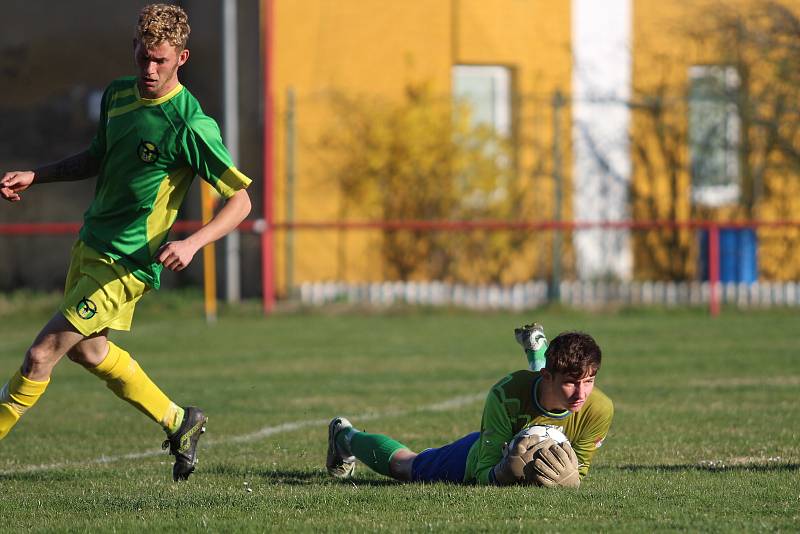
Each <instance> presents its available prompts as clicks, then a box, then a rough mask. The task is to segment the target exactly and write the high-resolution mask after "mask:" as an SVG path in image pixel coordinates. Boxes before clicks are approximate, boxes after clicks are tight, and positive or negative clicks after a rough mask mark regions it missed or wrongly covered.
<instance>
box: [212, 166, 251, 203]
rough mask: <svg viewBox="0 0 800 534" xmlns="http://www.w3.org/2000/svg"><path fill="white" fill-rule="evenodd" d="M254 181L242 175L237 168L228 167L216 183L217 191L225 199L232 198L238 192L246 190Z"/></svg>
mask: <svg viewBox="0 0 800 534" xmlns="http://www.w3.org/2000/svg"><path fill="white" fill-rule="evenodd" d="M251 183H252V180H251V179H250V178H248V177H247V176H245V175H244V174H242V172H241V171H239V169H237V168H236V167H228V168H227V169H226V170H225V172H223V173H222V176H220V177H219V180H218V181H217V183H216V189H217V191H219V192H220V194H221V195H222V196H223V197H225V198H231V197H232V196H233V195H234V193H236V191H239V190H240V189H244V188H246V187H247V186H249V185H250V184H251Z"/></svg>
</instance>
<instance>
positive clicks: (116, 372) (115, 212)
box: [0, 4, 250, 480]
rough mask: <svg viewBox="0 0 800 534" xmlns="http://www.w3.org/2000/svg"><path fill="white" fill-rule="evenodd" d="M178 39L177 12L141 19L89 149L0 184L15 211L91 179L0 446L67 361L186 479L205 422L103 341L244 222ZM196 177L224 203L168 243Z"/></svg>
mask: <svg viewBox="0 0 800 534" xmlns="http://www.w3.org/2000/svg"><path fill="white" fill-rule="evenodd" d="M188 37H189V23H188V18H187V16H186V13H185V12H184V11H183V10H182V9H181V8H180V7H177V6H173V5H167V4H153V5H149V6H146V7H145V8H144V9H142V11H141V13H140V14H139V20H138V24H137V27H136V36H135V38H134V40H133V52H134V59H135V63H136V67H137V76H135V77H129V78H120V79H118V80H115V81H113V82H111V85H109V86H108V88H107V89H106V90H105V93H104V94H103V100H102V108H101V115H100V123H99V126H98V130H97V134H96V136H95V138H94V140H93V141H92V143H91V145H90V147H89V149H88V150H86V151H85V152H82V153H80V154H78V155H75V156H72V157H70V158H67V159H65V160H63V161H60V162H58V163H55V164H52V165H47V166H44V167H40V168H37V169H35V170H32V171H12V172H7V173H5V174H4V175H3V177H2V178H1V179H0V195H2V197H3V198H5V199H6V200H9V201H11V202H16V201H19V200H20V199H21V196H20V194H21V193H22V192H24V191H25V190H26V189H28V188H29V187H30V186H31V185H35V184H43V183H48V182H58V181H73V180H83V179H86V178H89V177H91V176H95V175H96V176H97V185H96V190H95V196H94V199H93V201H92V203H91V205H90V206H89V209H88V210H87V211H86V213H85V215H84V224H83V227H82V228H81V231H80V236H79V239H78V241H77V242H76V243H75V245H74V247H73V249H72V262H71V264H70V267H69V272H68V273H67V280H66V288H65V291H64V299H63V301H62V303H61V305H60V307H59V311H58V312H57V313H55V315H53V317H52V318H51V319H50V321H49V322H48V323H47V324H46V325H45V326H44V328H42V330H41V331H40V332H39V335H38V336H36V339H35V340H34V342H33V344H32V345H31V347H30V348H29V349H28V351H27V353H26V354H25V359H24V360H23V362H22V367H21V368H20V369H19V370H18V371H17V372H16V373H14V375H13V376H12V377H11V379H10V380H9V381H8V382H7V383H6V384H5V386H4V387H3V388H2V390H0V439H2V438H3V437H5V435H6V434H7V433H8V432H9V431H10V430H11V428H12V427H13V426H14V424H15V423H16V422H17V421H18V420H19V418H20V417H21V416H22V415H23V414H24V413H25V411H26V410H28V409H29V408H30V407H31V406H33V405H34V404H35V403H36V401H37V400H38V399H39V397H40V396H41V395H42V394H43V393H44V391H45V388H47V385H48V383H49V382H50V375H51V373H52V371H53V368H54V367H55V365H56V363H58V361H59V360H60V359H61V357H62V356H63V355H64V354H66V355H67V356H68V357H69V359H71V360H72V361H74V362H77V363H79V364H81V365H83V366H84V367H86V369H88V370H89V371H90V372H91V373H93V374H94V375H96V376H97V377H98V378H100V379H101V380H104V381H105V382H106V385H107V386H108V388H109V389H111V390H112V391H113V392H114V393H115V394H116V395H117V396H118V397H120V398H121V399H124V400H126V401H128V402H129V403H131V404H132V405H133V406H135V407H136V408H137V409H138V410H140V411H141V412H143V413H144V414H145V415H147V416H148V417H150V418H151V419H153V420H154V421H155V422H157V423H159V424H160V425H161V426H162V427H163V428H164V430H165V431H166V433H167V440H166V441H165V442H164V448H167V447H169V449H170V454H172V455H174V456H175V465H174V466H173V470H172V475H173V478H174V479H175V480H185V479H186V478H188V477H189V475H190V474H191V473H192V472H193V471H194V468H195V464H196V461H197V455H196V449H197V441H198V439H199V438H200V435H201V434H202V433H203V432H204V431H205V425H206V421H207V418H206V416H205V414H204V413H203V411H202V410H200V409H199V408H194V407H185V408H184V407H181V406H179V405H177V404H175V403H174V402H173V401H172V400H171V399H170V398H169V397H167V396H166V395H165V394H164V393H163V392H162V391H161V390H160V389H159V388H158V386H156V384H155V383H153V381H152V380H151V379H150V377H148V376H147V374H146V373H145V372H144V371H143V370H142V368H141V367H139V364H138V363H136V360H134V359H133V358H132V357H131V355H130V354H129V353H127V352H126V351H125V350H123V349H122V348H120V347H118V346H117V345H115V344H114V343H112V342H111V341H109V340H108V337H107V336H108V332H109V330H111V329H113V330H130V326H131V321H132V319H133V311H134V307H135V305H136V303H137V302H138V300H139V299H140V298H141V297H142V296H143V295H144V294H145V293H147V292H148V291H149V290H150V289H158V287H159V276H160V273H161V270H162V269H163V268H164V267H166V268H167V269H170V270H172V271H180V270H182V269H184V268H186V266H187V265H188V264H189V262H191V260H192V258H193V257H194V255H195V253H196V252H197V251H198V250H200V249H201V248H202V247H204V246H205V245H207V244H208V243H211V242H213V241H215V240H217V239H219V238H221V237H223V236H224V235H226V234H228V233H229V232H231V231H232V230H233V229H235V228H236V226H238V225H239V223H240V222H242V220H244V218H245V217H247V214H248V213H249V212H250V198H249V196H248V195H247V192H246V191H245V188H246V187H247V186H248V185H249V184H250V179H249V178H247V177H246V176H245V175H243V174H242V173H241V172H239V171H238V170H237V169H236V167H234V166H233V163H232V162H231V158H230V155H229V154H228V151H227V149H226V148H225V146H224V145H223V144H222V139H221V136H220V132H219V128H218V126H217V124H216V123H215V122H214V120H213V119H211V118H209V117H207V116H206V115H205V114H204V113H203V111H202V109H201V108H200V105H199V104H198V102H197V100H196V99H195V98H194V97H193V96H192V95H191V93H189V91H188V90H187V89H186V88H185V87H183V86H182V85H181V84H180V82H179V81H178V69H179V68H180V67H181V66H182V65H183V64H184V63H186V61H187V60H188V59H189V50H188V49H187V48H186V41H187V39H188ZM195 174H198V175H200V176H201V177H202V178H203V179H205V180H206V181H207V182H208V183H210V184H211V185H212V186H213V187H214V188H215V189H216V190H217V191H218V192H219V193H220V194H221V195H222V196H223V197H225V198H226V199H227V201H226V203H225V205H224V206H223V207H222V209H220V211H219V212H218V213H217V215H216V216H215V217H214V218H213V219H212V220H211V221H210V222H209V223H208V224H206V225H205V226H203V227H202V228H200V229H199V230H198V231H196V232H195V233H193V234H191V235H189V236H188V237H187V238H186V239H183V240H178V241H167V234H168V232H169V229H170V227H171V226H172V224H173V223H174V222H175V219H176V217H177V214H178V209H179V208H180V206H181V203H182V202H183V198H184V196H185V195H186V192H187V190H188V189H189V185H190V184H191V183H192V180H193V178H194V176H195ZM176 365H181V364H180V363H176Z"/></svg>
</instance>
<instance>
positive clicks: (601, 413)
mask: <svg viewBox="0 0 800 534" xmlns="http://www.w3.org/2000/svg"><path fill="white" fill-rule="evenodd" d="M540 379H541V375H540V374H539V373H538V372H533V371H528V370H523V371H516V372H514V373H511V374H510V375H508V376H506V377H505V378H503V379H502V380H500V381H499V382H498V383H497V384H495V385H494V386H493V387H492V389H491V390H490V391H489V394H488V396H487V397H486V403H485V404H484V408H483V418H482V420H481V434H480V437H479V438H478V440H477V441H475V443H474V444H473V445H472V447H471V448H470V450H469V454H468V456H467V467H466V471H465V474H464V481H465V482H477V483H479V484H488V483H489V473H490V472H491V470H492V468H493V467H494V466H495V465H497V463H498V462H499V461H500V460H501V458H502V456H503V452H502V450H503V444H504V443H510V442H511V440H512V439H513V438H514V436H515V435H517V433H519V432H520V431H521V430H523V429H525V428H528V427H531V426H534V425H555V426H558V427H561V429H562V431H563V432H564V434H566V436H567V438H569V441H570V443H571V444H572V447H573V449H574V450H575V454H576V455H577V456H578V462H579V464H580V468H579V472H580V475H581V477H583V476H584V475H586V473H587V471H588V470H589V465H590V463H591V461H592V456H593V455H594V453H595V451H596V450H597V449H598V448H599V447H600V446H601V445H602V444H603V440H604V439H605V437H606V434H607V433H608V429H609V428H610V427H611V419H612V418H613V416H614V405H613V404H612V402H611V399H609V398H608V397H607V396H606V395H605V394H604V393H603V392H602V391H600V390H599V389H598V388H596V387H595V388H594V389H593V390H592V392H591V393H590V394H589V396H588V397H587V398H586V402H585V403H584V405H583V406H582V407H581V409H580V410H578V411H577V412H574V413H572V412H569V411H564V412H560V413H552V412H548V411H547V410H545V409H544V408H542V406H540V405H539V402H538V401H537V388H538V385H539V381H540Z"/></svg>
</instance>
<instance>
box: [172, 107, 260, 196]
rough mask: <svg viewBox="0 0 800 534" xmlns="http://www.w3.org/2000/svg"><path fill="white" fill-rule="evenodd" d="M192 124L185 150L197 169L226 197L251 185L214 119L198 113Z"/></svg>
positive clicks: (187, 133) (193, 167)
mask: <svg viewBox="0 0 800 534" xmlns="http://www.w3.org/2000/svg"><path fill="white" fill-rule="evenodd" d="M188 126H189V127H188V128H187V129H186V134H185V139H184V153H185V155H186V159H187V163H188V164H189V165H190V166H191V167H192V169H193V170H194V172H195V173H197V174H198V175H199V176H200V177H201V178H203V180H205V181H206V182H208V183H209V184H210V185H211V186H212V187H213V188H214V189H215V190H216V191H217V192H218V193H219V194H220V195H222V196H223V197H224V198H230V197H232V196H233V194H234V193H236V191H239V190H240V189H244V188H246V187H247V186H249V185H250V182H251V180H250V179H249V178H248V177H247V176H245V175H244V174H242V173H241V172H240V171H239V170H238V169H237V168H236V167H234V165H233V162H232V161H231V157H230V154H229V153H228V149H226V148H225V145H223V144H222V136H221V135H220V131H219V127H218V126H217V123H216V122H215V121H214V120H213V119H211V118H210V117H207V116H205V115H198V116H196V117H194V118H193V119H192V121H191V122H190V124H189V125H188Z"/></svg>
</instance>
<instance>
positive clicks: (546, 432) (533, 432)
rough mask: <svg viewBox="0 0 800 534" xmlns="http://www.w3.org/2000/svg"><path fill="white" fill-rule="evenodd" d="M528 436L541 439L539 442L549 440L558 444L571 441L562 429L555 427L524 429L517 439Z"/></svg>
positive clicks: (537, 426)
mask: <svg viewBox="0 0 800 534" xmlns="http://www.w3.org/2000/svg"><path fill="white" fill-rule="evenodd" d="M527 436H535V437H537V438H539V439H538V440H537V443H538V442H539V441H544V440H546V439H547V438H550V439H552V440H553V441H555V442H556V443H564V442H565V441H569V440H568V439H567V436H566V434H564V431H563V430H561V427H558V426H554V425H534V426H529V427H528V428H523V429H522V430H521V431H520V433H519V434H517V435H516V436H515V437H527Z"/></svg>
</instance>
